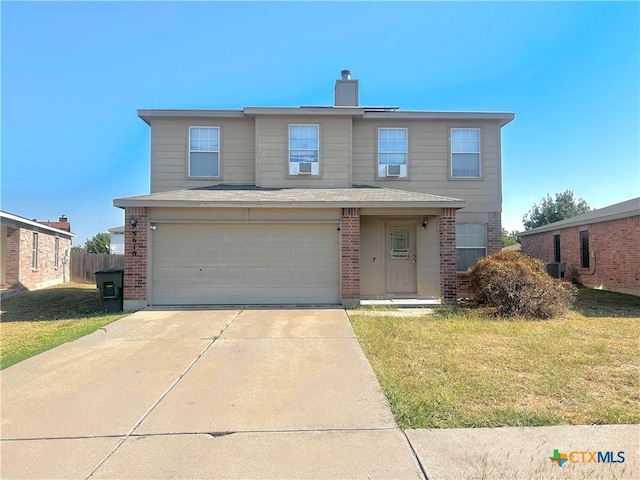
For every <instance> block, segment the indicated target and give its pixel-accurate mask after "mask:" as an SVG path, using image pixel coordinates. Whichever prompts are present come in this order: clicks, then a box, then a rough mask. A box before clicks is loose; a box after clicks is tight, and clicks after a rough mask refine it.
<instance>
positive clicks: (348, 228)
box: [340, 208, 360, 303]
mask: <svg viewBox="0 0 640 480" xmlns="http://www.w3.org/2000/svg"><path fill="white" fill-rule="evenodd" d="M340 239H341V242H340V243H341V250H342V251H341V286H342V300H343V303H345V301H346V300H359V299H360V209H359V208H343V209H342V215H341V217H340ZM347 303H348V302H347Z"/></svg>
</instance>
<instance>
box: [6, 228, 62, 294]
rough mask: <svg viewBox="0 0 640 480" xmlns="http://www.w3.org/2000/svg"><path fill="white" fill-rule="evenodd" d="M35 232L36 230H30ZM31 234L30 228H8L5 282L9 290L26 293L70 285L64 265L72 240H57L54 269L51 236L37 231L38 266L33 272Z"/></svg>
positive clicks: (53, 250) (54, 249)
mask: <svg viewBox="0 0 640 480" xmlns="http://www.w3.org/2000/svg"><path fill="white" fill-rule="evenodd" d="M33 228H37V227H33ZM33 232H34V230H32V229H31V228H13V227H7V238H6V242H7V265H6V270H5V272H6V273H5V279H6V283H7V286H8V287H19V286H23V287H26V288H28V289H29V290H37V289H39V288H45V287H49V286H51V285H57V284H59V283H63V282H64V281H65V280H66V281H69V264H68V263H67V264H66V265H65V264H64V263H63V258H64V253H65V250H70V249H71V239H70V238H65V237H57V238H59V240H58V242H59V243H58V266H56V265H55V256H56V248H55V242H56V241H55V239H56V235H55V234H54V233H51V232H48V231H46V230H37V233H38V255H37V266H36V267H35V268H33V264H32V259H33Z"/></svg>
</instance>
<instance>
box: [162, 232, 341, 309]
mask: <svg viewBox="0 0 640 480" xmlns="http://www.w3.org/2000/svg"><path fill="white" fill-rule="evenodd" d="M152 235H153V243H152V250H153V264H152V284H151V289H152V303H153V304H155V305H185V304H187V305H188V304H191V305H197V304H202V305H206V304H286V303H338V302H339V295H340V291H339V271H338V268H339V257H338V232H337V230H336V226H335V225H328V224H315V225H314V224H298V225H293V224H261V225H233V224H226V225H185V224H180V225H177V224H176V225H171V224H159V225H158V227H157V229H156V230H154V231H153V233H152Z"/></svg>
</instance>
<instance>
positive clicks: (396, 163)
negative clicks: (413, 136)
mask: <svg viewBox="0 0 640 480" xmlns="http://www.w3.org/2000/svg"><path fill="white" fill-rule="evenodd" d="M407 156H408V130H407V129H406V128H387V127H382V128H378V177H391V178H393V177H406V176H407Z"/></svg>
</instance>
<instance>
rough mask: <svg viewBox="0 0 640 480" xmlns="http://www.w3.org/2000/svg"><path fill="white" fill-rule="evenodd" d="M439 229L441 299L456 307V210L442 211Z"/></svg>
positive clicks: (446, 303) (444, 302)
mask: <svg viewBox="0 0 640 480" xmlns="http://www.w3.org/2000/svg"><path fill="white" fill-rule="evenodd" d="M439 228H440V233H439V245H440V299H441V301H442V303H443V304H444V305H455V304H456V303H457V276H456V211H455V209H453V208H443V209H442V214H441V215H440V218H439Z"/></svg>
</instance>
